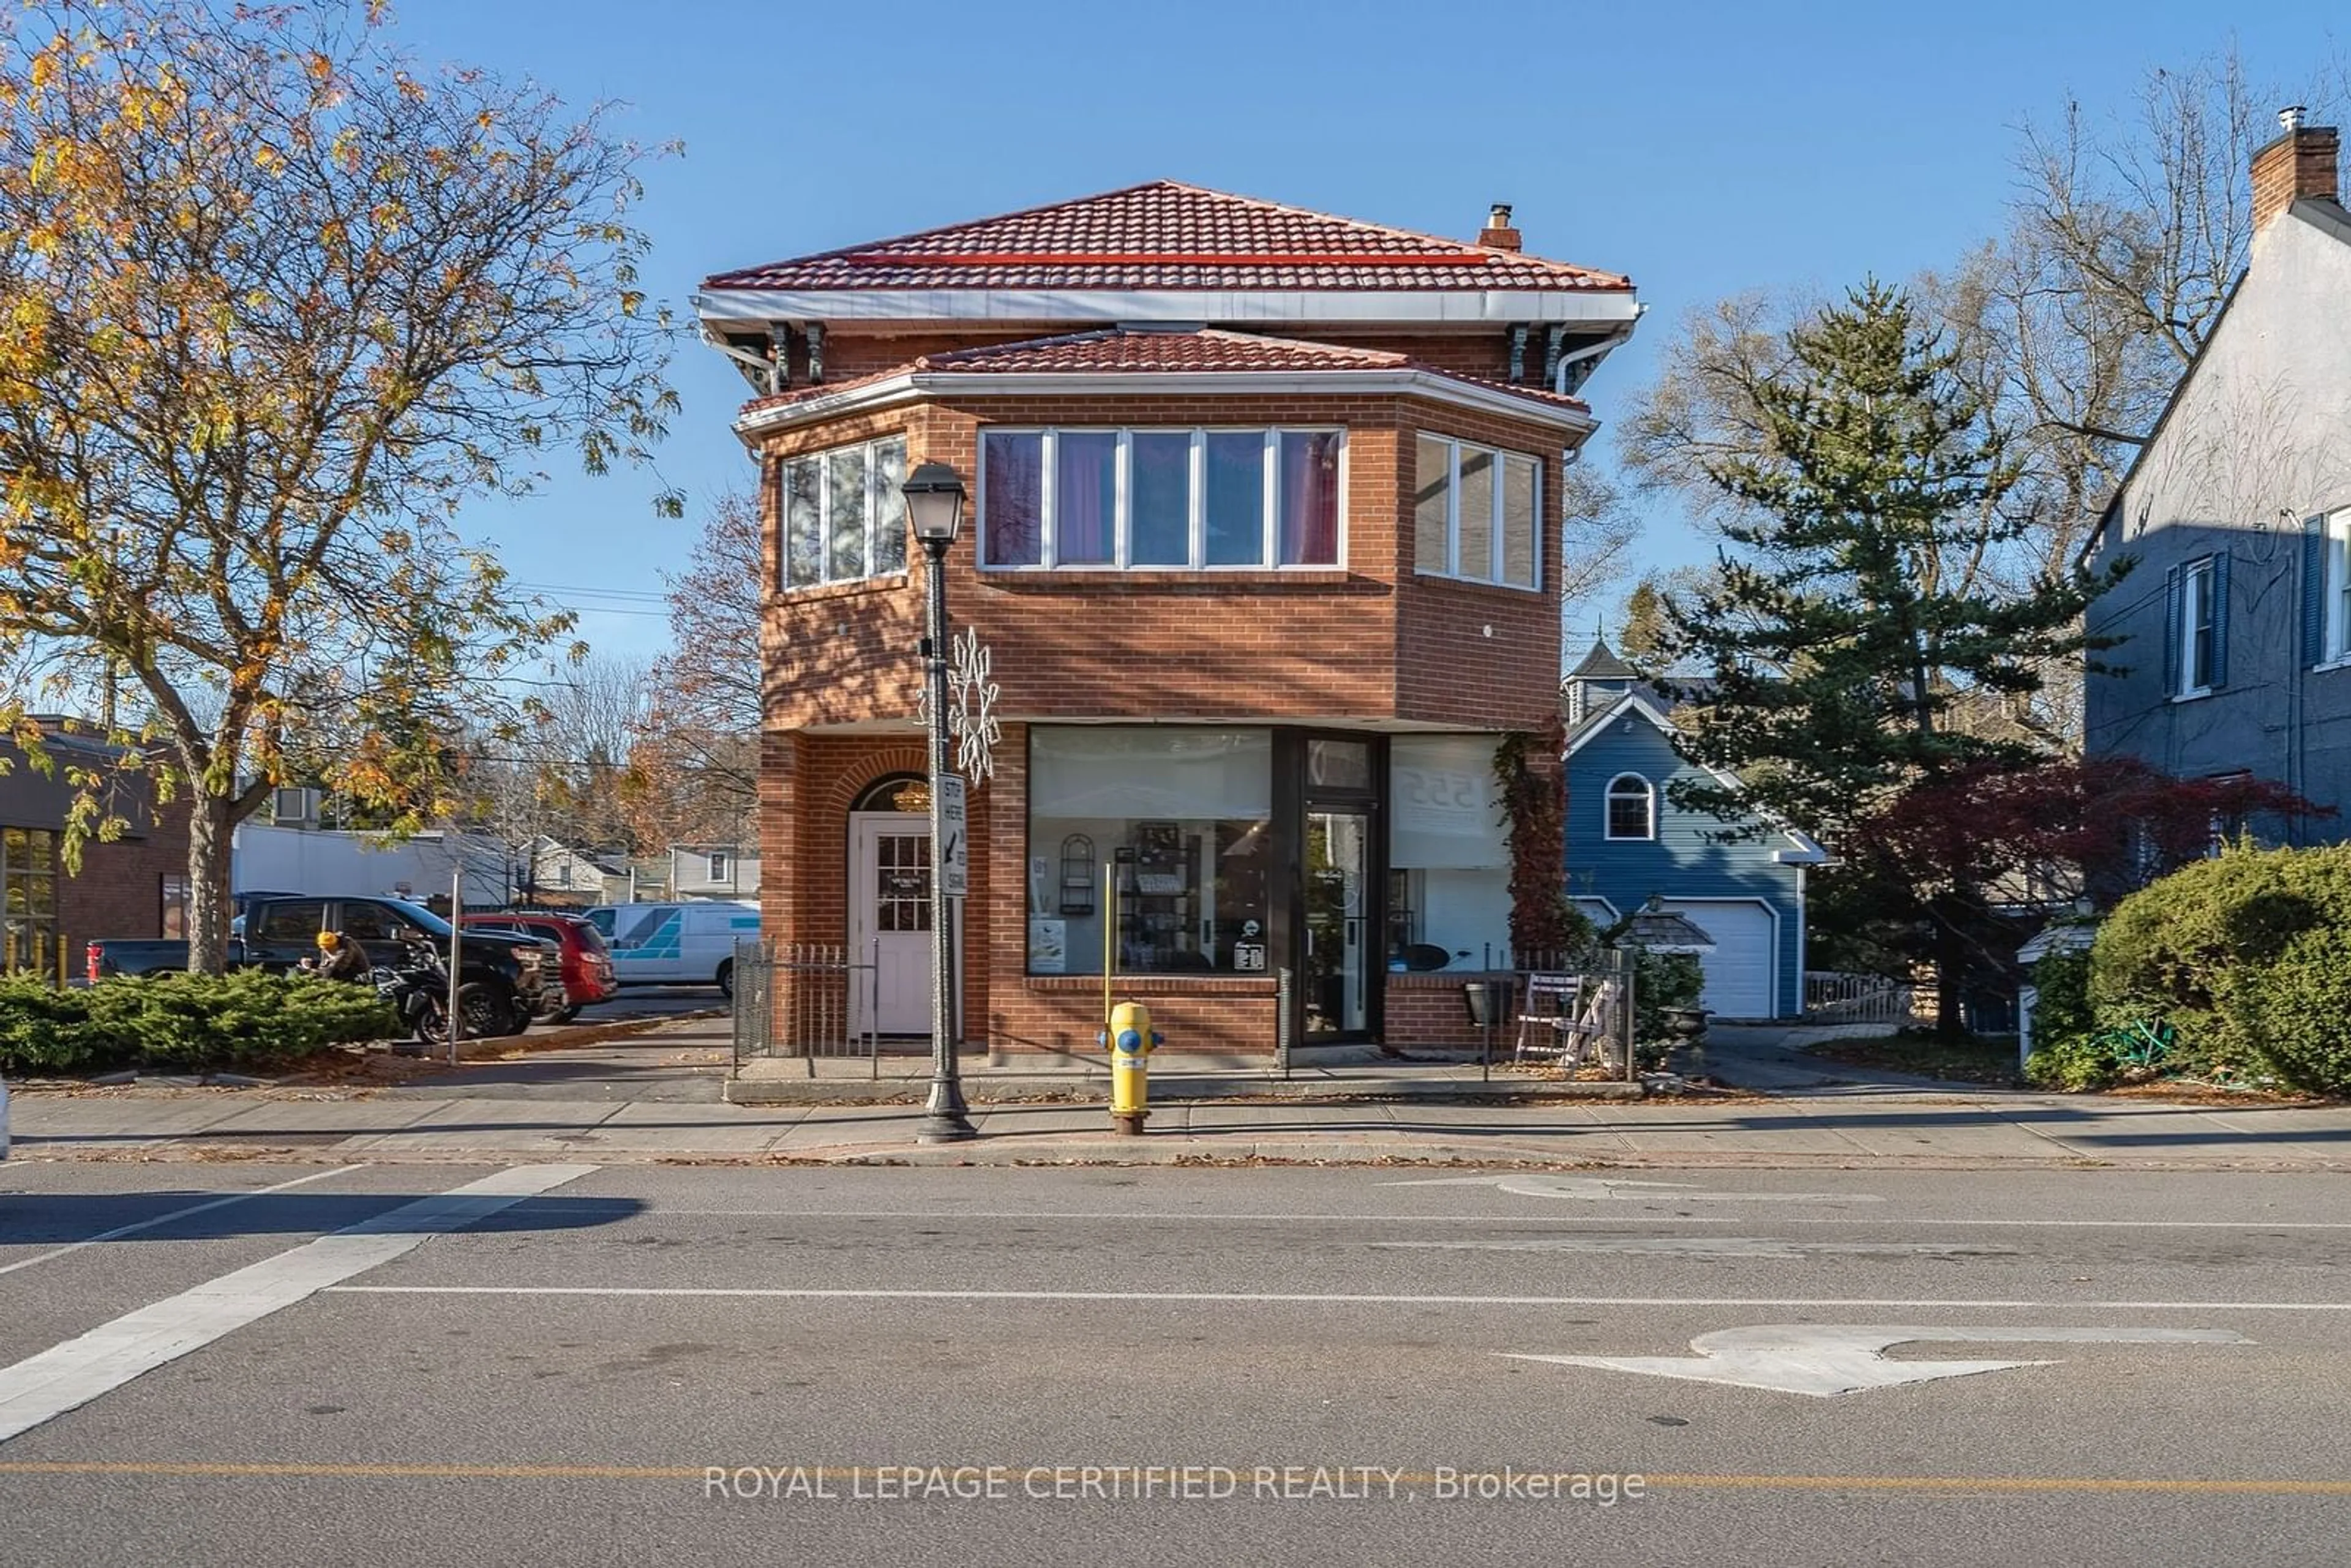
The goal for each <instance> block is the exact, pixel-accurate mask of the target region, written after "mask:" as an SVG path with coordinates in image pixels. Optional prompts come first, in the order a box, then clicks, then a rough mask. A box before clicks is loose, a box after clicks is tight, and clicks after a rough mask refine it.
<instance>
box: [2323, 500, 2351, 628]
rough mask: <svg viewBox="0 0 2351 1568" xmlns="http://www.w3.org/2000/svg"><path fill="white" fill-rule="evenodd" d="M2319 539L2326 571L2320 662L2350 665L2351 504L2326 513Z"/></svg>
mask: <svg viewBox="0 0 2351 1568" xmlns="http://www.w3.org/2000/svg"><path fill="white" fill-rule="evenodd" d="M2320 538H2321V539H2322V540H2323V541H2324V542H2323V544H2322V546H2321V549H2322V559H2324V560H2325V572H2326V577H2325V591H2326V600H2325V603H2326V641H2325V643H2324V644H2323V645H2322V653H2323V656H2322V657H2321V659H2320V661H2319V663H2320V664H2321V665H2323V666H2332V665H2340V664H2351V507H2345V508H2344V509H2343V510H2341V511H2339V512H2331V513H2329V514H2327V517H2326V521H2325V525H2324V527H2323V528H2322V531H2321V533H2320Z"/></svg>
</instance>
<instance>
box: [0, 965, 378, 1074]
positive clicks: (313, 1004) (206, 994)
mask: <svg viewBox="0 0 2351 1568" xmlns="http://www.w3.org/2000/svg"><path fill="white" fill-rule="evenodd" d="M398 1029H399V1021H398V1019H395V1018H394V1017H393V1016H392V1010H391V1009H389V1008H388V1007H386V1006H385V1005H384V1003H383V1001H382V999H381V998H379V997H378V996H377V995H376V993H375V989H374V988H373V987H371V986H359V985H352V984H350V983H349V982H347V981H339V980H322V979H319V978H318V977H315V976H308V975H266V974H263V973H262V972H261V971H260V970H258V969H240V970H236V971H235V972H233V973H231V974H227V975H160V976H155V977H145V978H131V977H116V978H112V979H106V980H101V981H99V983H98V984H96V985H94V986H89V987H87V988H71V989H66V990H56V989H52V988H49V987H48V986H47V984H45V983H43V982H41V981H39V980H37V979H31V978H27V977H22V976H9V977H5V978H0V1072H7V1073H12V1074H29V1073H42V1074H56V1073H93V1072H106V1071H113V1070H116V1069H120V1068H123V1067H128V1066H133V1065H137V1066H145V1067H157V1068H166V1069H171V1070H173V1071H206V1070H209V1069H214V1068H223V1067H269V1066H276V1065H278V1064H281V1063H284V1062H288V1061H296V1060H298V1059H299V1058H301V1057H304V1056H308V1055H309V1054H310V1053H312V1052H313V1051H321V1050H324V1049H325V1048H326V1047H328V1046H330V1045H342V1044H347V1043H350V1042H351V1041H355V1040H384V1039H389V1038H390V1037H392V1035H393V1034H394V1033H396V1032H397V1031H398Z"/></svg>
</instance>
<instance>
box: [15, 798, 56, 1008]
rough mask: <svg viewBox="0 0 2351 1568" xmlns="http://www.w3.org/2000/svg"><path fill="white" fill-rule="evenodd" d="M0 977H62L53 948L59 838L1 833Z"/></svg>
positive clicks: (35, 831)
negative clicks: (1, 911) (0, 913)
mask: <svg viewBox="0 0 2351 1568" xmlns="http://www.w3.org/2000/svg"><path fill="white" fill-rule="evenodd" d="M0 909H5V922H0V971H6V972H9V973H15V972H16V971H19V970H22V971H25V972H27V973H30V974H36V975H57V974H59V973H61V966H62V965H63V963H64V954H63V953H62V952H61V951H60V950H59V949H58V946H57V834H55V833H53V832H50V831H47V830H46V829H41V828H10V829H7V830H6V831H0Z"/></svg>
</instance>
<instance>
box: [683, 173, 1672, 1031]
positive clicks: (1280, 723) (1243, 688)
mask: <svg viewBox="0 0 2351 1568" xmlns="http://www.w3.org/2000/svg"><path fill="white" fill-rule="evenodd" d="M698 305H699V308H700V312H701V317H702V320H703V325H704V330H705V337H706V338H707V339H708V340H710V341H711V342H712V343H713V344H714V345H715V346H716V347H718V348H719V349H721V350H723V351H724V352H726V353H727V354H728V355H729V356H730V357H732V358H733V359H734V360H735V361H737V363H738V364H739V365H741V366H742V368H743V370H744V372H745V374H746V376H747V378H748V379H749V380H750V381H751V382H752V384H753V386H754V388H755V390H756V392H758V396H756V397H755V398H754V400H753V401H752V402H749V403H748V404H747V406H746V407H745V408H744V410H743V412H742V413H741V415H740V417H739V419H738V420H737V426H736V428H737V432H738V433H739V434H740V435H741V436H742V438H743V439H744V441H745V442H746V444H747V445H748V446H749V447H750V448H751V450H752V451H753V452H754V453H755V454H756V455H757V456H758V462H759V465H760V472H761V488H762V496H763V498H764V507H765V517H766V529H767V552H766V570H767V573H768V584H767V587H768V601H767V609H766V614H765V622H764V627H763V640H762V653H763V658H764V661H765V667H766V671H767V676H768V692H767V702H766V733H765V737H764V746H763V758H762V768H763V773H762V802H761V809H762V822H761V843H762V851H763V864H764V868H765V869H764V880H763V882H762V883H761V888H760V899H761V903H762V906H763V911H764V928H765V931H766V933H767V935H768V936H771V937H773V938H775V939H777V940H778V941H780V942H784V943H788V944H789V943H795V942H824V943H845V944H846V945H848V946H850V947H851V948H852V950H853V951H855V952H856V953H857V954H859V955H861V956H863V955H868V954H872V955H878V962H879V964H880V967H881V984H880V987H879V990H878V998H877V997H873V996H870V995H865V994H861V995H860V996H859V998H857V1000H856V1003H855V1005H856V1008H857V1009H858V1010H859V1013H860V1015H861V1016H860V1018H859V1019H858V1020H857V1021H859V1022H860V1023H861V1024H867V1023H870V1024H871V1025H872V1026H873V1027H875V1028H877V1029H878V1030H881V1031H882V1032H884V1033H907V1034H920V1033H924V1032H926V1031H927V1030H929V1028H930V1012H929V1001H928V995H929V992H928V986H929V977H930V971H929V963H930V946H929V944H930V937H929V934H928V930H927V918H928V903H927V899H928V888H929V880H928V879H929V875H930V869H929V848H928V841H927V831H928V830H927V824H926V821H925V818H924V816H922V815H921V814H920V812H921V810H923V809H924V806H925V803H926V800H927V796H926V795H925V792H924V791H925V785H924V779H923V767H924V762H923V749H922V732H921V731H920V729H919V728H918V727H916V725H915V723H914V714H915V711H916V702H917V697H918V695H919V692H920V688H921V685H922V677H923V665H922V662H921V660H920V658H919V657H918V656H917V647H918V644H919V643H920V640H921V637H922V634H923V620H924V602H925V601H924V588H925V585H924V583H923V581H922V563H921V554H920V552H919V551H910V549H908V541H907V538H906V530H905V525H904V503H903V500H902V499H901V497H900V496H899V494H898V485H899V482H900V481H901V479H902V478H903V477H904V475H905V474H906V473H908V472H909V471H910V470H911V469H912V467H914V465H919V464H922V463H925V462H937V463H945V464H946V465H950V466H952V467H953V468H954V469H955V470H956V473H957V475H958V476H961V477H962V479H963V481H964V483H965V485H966V486H967V489H968V492H969V495H970V497H971V502H970V507H969V508H968V515H969V518H970V521H969V525H968V526H967V528H966V529H965V532H964V535H963V537H962V538H960V539H958V541H957V542H956V545H955V547H954V549H953V551H952V553H951V555H950V556H949V558H948V563H947V568H946V570H947V580H946V588H947V596H948V603H949V610H950V617H951V619H952V621H953V622H954V623H955V625H956V629H957V630H958V631H962V630H966V629H968V630H971V631H976V632H977V635H978V637H979V639H980V641H981V643H984V644H985V645H986V647H987V649H988V650H989V652H990V654H991V660H992V674H993V676H994V679H995V680H996V682H997V683H998V686H999V688H1000V690H999V695H998V700H997V705H996V715H997V717H998V720H999V721H1000V723H1001V727H1002V729H1001V740H1000V742H999V743H998V747H997V748H996V768H995V772H994V776H993V778H992V779H989V780H988V781H987V783H986V785H985V787H984V788H982V789H978V790H977V792H976V794H975V795H974V797H973V805H972V822H971V871H970V895H969V898H968V900H967V904H966V905H965V914H964V917H963V921H962V928H961V931H960V932H959V934H958V939H959V942H960V949H959V950H960V952H961V955H962V959H961V964H960V974H961V976H962V985H961V988H960V991H961V1003H962V1008H963V1018H962V1019H961V1030H962V1033H963V1036H964V1038H966V1039H969V1040H979V1039H983V1038H984V1039H986V1040H987V1041H988V1042H989V1043H991V1044H992V1045H995V1046H998V1047H1000V1048H1004V1049H1011V1050H1019V1049H1023V1048H1038V1049H1057V1048H1071V1047H1076V1046H1082V1045H1088V1044H1091V1042H1092V1038H1093V1034H1094V1031H1095V1030H1096V1029H1097V1028H1098V1027H1099V1025H1098V1022H1097V1020H1098V1019H1099V1017H1100V1003H1101V996H1102V982H1101V979H1100V976H1101V974H1102V967H1103V964H1104V956H1105V948H1106V947H1108V948H1109V950H1110V952H1111V954H1112V956H1113V959H1114V961H1115V962H1116V963H1117V964H1118V966H1119V968H1120V970H1121V972H1122V974H1123V976H1125V977H1127V978H1125V979H1123V980H1122V982H1121V989H1122V991H1123V993H1125V994H1129V995H1139V996H1141V997H1143V998H1146V999H1148V1000H1149V1001H1150V1003H1151V1004H1152V1006H1153V1009H1154V1011H1155V1015H1156V1017H1157V1018H1158V1019H1160V1020H1161V1024H1162V1027H1163V1029H1164V1030H1165V1033H1166V1035H1167V1038H1168V1041H1169V1043H1170V1045H1171V1046H1175V1047H1185V1046H1198V1047H1219V1048H1226V1049H1270V1047H1271V1045H1272V1043H1273V1041H1274V1040H1275V1034H1276V1029H1275V1012H1276V1006H1275V997H1276V980H1275V976H1276V975H1277V974H1278V973H1279V972H1280V971H1281V970H1283V969H1288V970H1290V971H1291V972H1292V973H1293V974H1294V976H1295V977H1296V986H1295V988H1294V997H1295V1000H1294V1003H1293V1007H1294V1012H1293V1017H1292V1019H1291V1022H1292V1024H1293V1026H1294V1027H1295V1029H1296V1030H1297V1038H1299V1039H1301V1040H1305V1041H1310V1042H1311V1041H1314V1040H1374V1039H1386V1038H1399V1039H1405V1038H1415V1037H1416V1033H1417V1030H1418V1025H1417V1024H1416V1021H1415V1020H1416V1019H1422V1018H1424V1017H1426V1018H1429V1019H1433V1018H1434V1017H1435V1013H1434V1011H1433V1009H1437V1008H1441V1009H1443V1017H1444V1019H1446V1020H1447V1023H1448V1024H1450V1022H1451V1020H1453V1019H1456V1018H1457V1017H1458V1015H1459V1013H1460V1011H1461V1009H1460V1004H1459V988H1458V984H1455V983H1452V982H1450V981H1447V982H1442V983H1441V985H1442V988H1441V990H1440V989H1439V985H1440V982H1437V981H1436V980H1435V979H1434V978H1432V977H1431V974H1430V971H1432V970H1442V969H1447V968H1449V969H1455V970H1458V969H1463V968H1476V967H1482V966H1483V964H1484V963H1485V962H1486V961H1487V958H1488V957H1489V956H1499V952H1500V950H1501V949H1502V947H1503V946H1504V945H1505V944H1506V943H1507V940H1508V915H1509V892H1508V881H1509V868H1508V864H1507V856H1506V854H1505V852H1504V843H1503V828H1502V825H1501V819H1500V812H1499V809H1498V806H1497V798H1496V797H1497V791H1496V787H1495V783H1494V777H1493V757H1494V751H1495V747H1496V746H1497V744H1498V742H1499V739H1500V738H1501V737H1503V736H1504V735H1505V734H1508V733H1510V732H1513V731H1539V730H1540V729H1541V728H1542V727H1543V725H1544V724H1545V722H1546V721H1547V719H1548V718H1549V716H1550V715H1551V712H1552V706H1553V705H1554V703H1555V701H1556V694H1557V690H1558V679H1559V667H1558V649H1559V633H1560V617H1559V609H1560V606H1559V598H1558V594H1559V581H1560V562H1559V560H1558V559H1557V551H1558V549H1559V545H1560V538H1561V530H1560V528H1559V527H1558V508H1559V502H1558V497H1559V496H1560V495H1561V493H1562V486H1561V476H1562V469H1563V467H1564V465H1566V464H1568V463H1571V462H1573V460H1574V457H1575V455H1576V453H1577V451H1578V449H1579V448H1580V447H1581V446H1582V444H1583V442H1584V441H1585V439H1586V438H1587V437H1589V436H1590V434H1592V432H1593V429H1594V428H1595V425H1594V421H1593V416H1592V413H1591V411H1590V409H1589V408H1588V407H1587V406H1586V404H1585V403H1584V402H1583V400H1582V399H1581V398H1580V397H1578V396H1577V395H1576V394H1577V392H1578V389H1579V388H1580V387H1581V386H1582V384H1583V380H1584V378H1585V377H1586V376H1587V375H1588V374H1589V373H1590V371H1592V369H1593V367H1594V366H1595V365H1597V364H1598V363H1599V361H1600V360H1601V359H1602V358H1603V357H1604V355H1605V354H1606V353H1607V352H1608V351H1609V350H1611V349H1612V348H1614V346H1616V345H1617V344H1619V343H1621V342H1623V341H1624V340H1625V338H1626V337H1627V336H1628V335H1629V334H1630V332H1631V331H1632V329H1633V327H1634V324H1635V320H1636V319H1638V316H1639V307H1638V305H1637V304H1636V302H1635V298H1634V291H1633V287H1632V285H1631V283H1630V282H1629V281H1628V280H1627V279H1625V278H1624V277H1616V276H1614V275H1612V274H1608V273H1604V272H1596V271H1593V270H1591V269H1589V268H1585V267H1574V266H1570V265H1567V264H1565V263H1561V262H1553V261H1546V260H1541V259H1539V258H1537V257H1534V256H1529V255H1527V254H1525V253H1524V252H1523V251H1522V250H1521V249H1520V237H1519V234H1518V231H1516V230H1515V229H1513V228H1511V227H1510V214H1509V211H1508V209H1506V208H1499V207H1498V208H1496V209H1495V210H1494V212H1493V214H1492V215H1491V218H1490V220H1489V224H1488V225H1487V226H1486V227H1485V228H1484V229H1483V230H1482V231H1480V232H1479V235H1478V236H1477V238H1476V239H1475V240H1474V241H1462V240H1451V239H1443V238H1437V237H1434V236H1430V235H1417V234H1410V233H1405V232H1403V231H1400V230H1396V229H1391V228H1384V227H1381V226H1378V225H1372V224H1366V223H1359V222H1354V221H1351V220H1348V219H1343V218H1337V217H1332V216H1327V215H1325V214H1319V213H1311V212H1304V211H1301V210H1298V209H1295V208H1290V207H1284V206H1279V205H1275V204H1270V203H1266V202H1261V201H1255V200H1250V199H1247V198H1243V197H1238V196H1232V195H1227V194H1223V193H1217V192H1214V191H1207V190H1202V189H1198V188H1196V187H1193V186H1188V185H1182V184H1175V183H1165V182H1163V183H1152V184H1145V185H1139V186H1135V187H1134V188H1131V189H1128V190H1123V191H1117V192H1113V193H1108V194H1104V195H1100V196H1092V197H1087V198H1083V199H1081V200H1078V201H1072V202H1068V203H1063V204H1059V205H1055V206H1049V207H1043V208H1039V209H1035V210H1032V211H1029V212H1024V213H1017V214H1008V215H1007V216H1003V217H998V218H990V219H986V220H983V221H980V222H977V223H968V224H961V225H955V226H951V227H947V228H941V229H935V230H930V231H926V232H924V233H921V234H915V235H905V236H903V237H900V238H896V239H888V240H879V241H875V242H873V243H872V244H869V245H862V246H853V247H851V248H849V249H845V250H838V251H831V252H827V253H824V254H822V255H818V256H808V257H804V258H801V259H799V260H794V261H786V262H780V263H777V264H774V265H771V266H766V267H751V268H747V269H745V270H742V271H737V272H730V273H723V274H720V275H718V276H716V277H711V278H709V279H708V280H707V281H706V282H705V285H704V288H703V292H702V294H701V296H700V297H699V299H698ZM1106 863H1109V864H1113V865H1114V866H1115V867H1116V868H1117V869H1116V871H1115V873H1114V876H1113V882H1112V883H1111V885H1110V886H1109V887H1108V888H1107V890H1106V888H1105V883H1104V871H1103V867H1104V865H1105V864H1106Z"/></svg>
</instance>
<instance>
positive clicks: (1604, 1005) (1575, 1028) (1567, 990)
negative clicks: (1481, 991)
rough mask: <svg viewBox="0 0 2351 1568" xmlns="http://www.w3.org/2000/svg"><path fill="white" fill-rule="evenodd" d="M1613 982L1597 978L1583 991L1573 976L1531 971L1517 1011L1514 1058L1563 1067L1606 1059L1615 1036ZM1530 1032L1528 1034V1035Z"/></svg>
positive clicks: (1577, 979) (1579, 981) (1578, 977)
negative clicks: (1611, 1019) (1524, 997)
mask: <svg viewBox="0 0 2351 1568" xmlns="http://www.w3.org/2000/svg"><path fill="white" fill-rule="evenodd" d="M1617 995H1618V990H1617V985H1616V982H1615V981H1614V980H1602V981H1600V982H1599V983H1598V984H1597V985H1594V986H1593V987H1591V988H1589V990H1587V989H1586V988H1585V987H1584V984H1583V977H1581V976H1577V975H1531V976H1529V977H1527V1007H1526V1010H1525V1011H1523V1012H1521V1013H1520V1014H1519V1043H1518V1049H1517V1051H1516V1053H1515V1058H1516V1060H1518V1061H1526V1060H1528V1059H1529V1058H1538V1059H1550V1060H1553V1061H1557V1062H1558V1063H1559V1065H1560V1067H1561V1069H1562V1071H1564V1070H1566V1069H1569V1068H1574V1067H1582V1066H1583V1065H1584V1064H1585V1063H1587V1062H1591V1061H1603V1062H1604V1061H1607V1060H1608V1055H1609V1045H1610V1042H1611V1040H1612V1038H1613V1035H1614V1031H1613V1030H1610V1028H1609V1027H1608V1026H1609V1015H1610V1014H1611V1013H1612V1012H1614V1010H1615V1007H1616V998H1617ZM1530 1036H1531V1037H1532V1039H1530Z"/></svg>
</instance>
